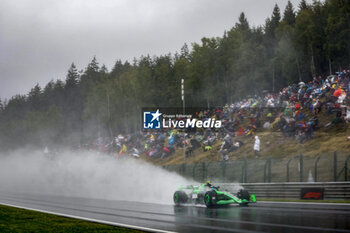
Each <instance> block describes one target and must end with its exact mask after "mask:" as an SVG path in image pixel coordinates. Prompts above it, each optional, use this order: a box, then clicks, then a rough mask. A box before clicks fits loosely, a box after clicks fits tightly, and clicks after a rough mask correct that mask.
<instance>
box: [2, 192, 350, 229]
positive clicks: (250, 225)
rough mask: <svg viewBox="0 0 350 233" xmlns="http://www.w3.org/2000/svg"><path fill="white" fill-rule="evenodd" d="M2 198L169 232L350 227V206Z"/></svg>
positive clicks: (50, 197)
mask: <svg viewBox="0 0 350 233" xmlns="http://www.w3.org/2000/svg"><path fill="white" fill-rule="evenodd" d="M0 203H1V204H9V205H15V206H20V207H25V208H31V209H36V210H43V211H49V212H54V213H60V214H64V215H70V216H77V217H81V218H88V219H95V220H102V221H105V222H108V223H117V224H116V225H118V224H126V225H132V226H139V227H145V228H150V229H153V230H155V231H159V230H162V231H172V232H350V205H343V204H306V203H289V204H287V203H265V202H260V203H256V204H251V205H250V206H249V207H239V206H236V205H231V206H229V207H225V208H218V209H207V208H206V207H205V206H179V207H177V206H173V205H160V204H149V203H137V202H122V201H111V200H100V199H88V198H77V197H61V196H48V195H33V194H31V195H28V194H25V195H24V194H14V193H11V194H10V193H1V192H0Z"/></svg>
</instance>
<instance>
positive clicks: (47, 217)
mask: <svg viewBox="0 0 350 233" xmlns="http://www.w3.org/2000/svg"><path fill="white" fill-rule="evenodd" d="M0 232H84V233H85V232H132V233H134V232H142V231H138V230H133V229H128V228H121V227H115V226H109V225H104V224H99V223H93V222H89V221H83V220H79V219H73V218H66V217H61V216H56V215H53V214H46V213H41V212H37V211H32V210H24V209H19V208H14V207H9V206H4V205H0Z"/></svg>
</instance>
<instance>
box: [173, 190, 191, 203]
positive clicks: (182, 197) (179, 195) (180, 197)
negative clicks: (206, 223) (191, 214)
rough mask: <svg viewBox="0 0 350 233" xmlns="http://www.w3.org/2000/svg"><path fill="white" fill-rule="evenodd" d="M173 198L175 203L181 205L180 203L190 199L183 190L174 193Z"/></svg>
mask: <svg viewBox="0 0 350 233" xmlns="http://www.w3.org/2000/svg"><path fill="white" fill-rule="evenodd" d="M173 199H174V203H175V204H176V205H180V204H183V203H186V202H187V201H188V197H187V194H186V193H185V192H184V191H181V190H179V191H176V192H175V193H174V196H173Z"/></svg>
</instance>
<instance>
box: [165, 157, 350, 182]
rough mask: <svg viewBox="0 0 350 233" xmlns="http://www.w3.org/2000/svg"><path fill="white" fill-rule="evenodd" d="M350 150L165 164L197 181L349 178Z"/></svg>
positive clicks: (335, 180) (287, 180)
mask: <svg viewBox="0 0 350 233" xmlns="http://www.w3.org/2000/svg"><path fill="white" fill-rule="evenodd" d="M349 162H350V154H347V153H342V152H337V151H334V153H332V154H329V155H323V156H313V157H312V156H307V157H306V156H303V154H299V155H295V156H293V157H289V158H266V159H265V158H264V159H261V158H259V159H238V160H230V161H221V162H201V163H193V164H179V165H169V166H163V168H165V169H167V170H169V171H174V172H177V173H178V174H180V175H182V176H184V177H187V178H190V179H193V180H195V181H198V182H204V181H207V180H210V181H212V182H223V183H230V182H238V183H262V182H263V183H272V182H273V183H275V182H330V181H333V182H338V181H349V180H350V174H349Z"/></svg>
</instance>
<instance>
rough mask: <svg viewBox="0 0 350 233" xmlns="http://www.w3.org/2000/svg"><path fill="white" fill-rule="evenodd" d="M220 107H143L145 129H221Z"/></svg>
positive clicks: (143, 125) (143, 126)
mask: <svg viewBox="0 0 350 233" xmlns="http://www.w3.org/2000/svg"><path fill="white" fill-rule="evenodd" d="M220 111H221V110H220V109H209V110H208V109H205V108H186V109H185V111H184V110H183V109H182V108H143V109H142V128H143V130H161V129H164V130H166V129H201V128H203V129H220V128H221V127H222V125H223V122H222V121H221V120H220V119H219V118H220Z"/></svg>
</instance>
